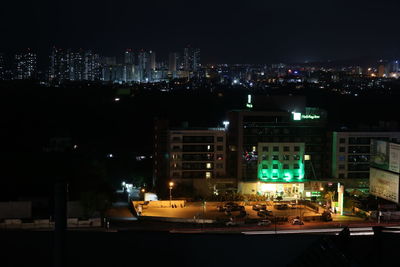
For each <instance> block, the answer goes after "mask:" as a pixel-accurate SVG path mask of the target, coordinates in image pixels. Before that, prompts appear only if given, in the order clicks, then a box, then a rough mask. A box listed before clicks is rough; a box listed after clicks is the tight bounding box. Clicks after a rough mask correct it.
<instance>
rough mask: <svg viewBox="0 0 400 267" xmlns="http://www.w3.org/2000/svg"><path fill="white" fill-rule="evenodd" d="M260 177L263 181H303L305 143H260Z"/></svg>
mask: <svg viewBox="0 0 400 267" xmlns="http://www.w3.org/2000/svg"><path fill="white" fill-rule="evenodd" d="M258 179H259V181H262V182H302V181H303V179H304V143H258Z"/></svg>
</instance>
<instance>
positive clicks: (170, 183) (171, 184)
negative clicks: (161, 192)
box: [169, 182, 174, 207]
mask: <svg viewBox="0 0 400 267" xmlns="http://www.w3.org/2000/svg"><path fill="white" fill-rule="evenodd" d="M173 187H174V182H169V205H170V206H171V207H172V188H173Z"/></svg>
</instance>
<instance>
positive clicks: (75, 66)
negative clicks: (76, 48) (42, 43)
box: [67, 51, 83, 81]
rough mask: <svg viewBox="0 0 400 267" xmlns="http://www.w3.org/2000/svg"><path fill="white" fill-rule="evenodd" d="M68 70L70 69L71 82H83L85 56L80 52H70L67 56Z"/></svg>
mask: <svg viewBox="0 0 400 267" xmlns="http://www.w3.org/2000/svg"><path fill="white" fill-rule="evenodd" d="M67 58H68V61H69V62H68V68H69V80H70V81H82V80H83V55H82V51H80V52H70V53H68V55H67Z"/></svg>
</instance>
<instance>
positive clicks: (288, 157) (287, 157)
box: [261, 154, 300, 161]
mask: <svg viewBox="0 0 400 267" xmlns="http://www.w3.org/2000/svg"><path fill="white" fill-rule="evenodd" d="M279 158H280V155H271V156H269V155H265V154H264V155H262V156H261V159H262V160H270V159H271V160H279ZM292 158H293V160H300V155H292ZM281 159H282V160H285V161H287V160H290V155H282V157H281Z"/></svg>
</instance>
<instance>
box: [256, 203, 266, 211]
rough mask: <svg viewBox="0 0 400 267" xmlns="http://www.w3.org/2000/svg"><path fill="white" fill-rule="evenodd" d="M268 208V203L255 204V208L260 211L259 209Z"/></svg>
mask: <svg viewBox="0 0 400 267" xmlns="http://www.w3.org/2000/svg"><path fill="white" fill-rule="evenodd" d="M266 209H267V204H255V205H253V210H256V211H259V210H266Z"/></svg>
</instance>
